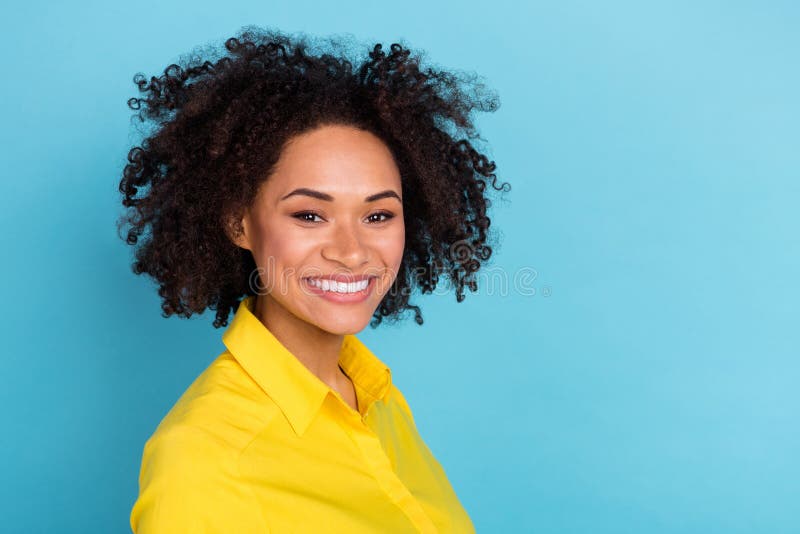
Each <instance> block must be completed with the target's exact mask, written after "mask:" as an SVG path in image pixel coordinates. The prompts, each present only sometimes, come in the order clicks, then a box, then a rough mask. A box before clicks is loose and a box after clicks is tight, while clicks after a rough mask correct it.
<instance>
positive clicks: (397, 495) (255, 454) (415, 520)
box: [130, 296, 475, 534]
mask: <svg viewBox="0 0 800 534" xmlns="http://www.w3.org/2000/svg"><path fill="white" fill-rule="evenodd" d="M254 304H255V296H249V297H247V298H245V299H244V300H243V301H242V302H241V304H240V305H239V307H238V309H237V311H236V314H235V315H234V318H233V320H232V321H231V323H230V325H229V326H228V328H227V329H226V331H225V333H224V334H223V336H222V341H223V343H224V344H225V347H226V348H227V350H225V351H224V352H223V353H222V354H220V355H219V356H218V357H217V358H216V359H215V360H214V361H213V362H212V363H211V364H210V365H209V366H208V367H207V368H206V369H205V370H204V371H203V372H202V373H201V374H200V376H198V377H197V379H196V380H195V381H194V382H193V383H192V384H191V385H190V386H189V388H188V389H187V390H186V391H185V392H184V393H183V395H182V396H181V397H180V398H179V399H178V401H177V402H176V403H175V405H174V406H173V407H172V409H171V410H170V411H169V413H167V415H166V416H165V417H164V418H163V419H162V420H161V422H160V424H159V425H158V427H157V428H156V430H155V432H154V433H153V434H152V435H151V436H150V438H149V439H148V440H147V441H146V443H145V445H144V451H143V455H142V463H141V470H140V474H139V495H138V498H137V499H136V501H135V503H134V505H133V508H132V510H131V515H130V525H131V528H132V530H133V532H134V533H135V534H180V533H190V532H191V533H193V534H199V533H228V532H230V533H237V534H246V533H251V532H252V533H256V532H259V533H263V532H275V533H283V532H287V533H290V532H309V533H312V532H313V533H321V532H343V533H348V534H358V533H367V532H371V533H375V532H385V533H389V532H391V533H404V532H423V533H436V532H438V533H451V532H452V533H473V532H475V529H474V526H473V524H472V522H471V520H470V518H469V516H468V514H467V513H466V511H465V510H464V508H463V507H462V505H461V503H460V501H459V499H458V497H457V496H456V493H455V492H454V490H453V488H452V486H451V484H450V482H449V480H448V478H447V476H446V475H445V472H444V470H443V468H442V466H441V465H440V464H439V462H438V461H437V460H436V459H435V458H434V456H433V454H432V453H431V451H430V450H429V448H428V447H427V446H426V444H425V442H424V441H423V440H422V438H421V437H420V434H419V433H418V431H417V428H416V425H415V423H414V417H413V415H412V412H411V409H410V408H409V406H408V404H407V403H406V400H405V398H404V397H403V394H402V393H401V392H400V390H399V389H398V388H397V386H396V385H394V384H393V383H392V375H391V371H390V369H389V367H387V366H386V365H385V364H384V363H383V362H382V361H381V360H379V359H378V358H377V357H376V356H375V355H374V354H373V353H372V352H371V351H370V350H369V349H368V348H367V347H366V346H365V345H364V344H363V343H362V342H361V341H360V340H359V339H358V338H356V337H355V336H354V335H346V336H345V337H344V342H343V344H342V350H341V355H340V359H339V365H340V366H341V368H342V370H343V371H344V372H345V374H346V375H347V376H348V377H349V378H350V379H351V381H352V382H353V384H354V386H355V392H356V396H357V403H358V411H356V410H354V409H353V408H352V407H351V406H350V405H348V404H347V402H345V400H344V399H343V398H342V396H341V395H340V394H339V393H338V392H337V391H336V390H334V389H332V388H331V387H330V386H328V385H327V384H325V383H324V382H323V381H322V380H320V379H319V378H318V377H317V376H316V375H314V374H313V373H312V372H311V371H310V370H309V369H308V368H307V367H305V366H304V365H303V364H302V363H301V362H300V360H298V359H297V358H296V357H295V356H294V355H293V354H292V353H291V352H289V350H288V349H287V348H286V347H285V346H284V345H282V344H281V343H280V342H279V341H278V339H277V338H276V337H275V336H274V335H273V334H272V333H271V332H270V331H269V330H268V329H267V328H266V326H265V325H264V324H263V323H262V322H261V321H260V320H259V319H258V318H257V317H256V316H255V315H254V308H253V307H254Z"/></svg>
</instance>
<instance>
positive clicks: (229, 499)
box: [130, 352, 272, 533]
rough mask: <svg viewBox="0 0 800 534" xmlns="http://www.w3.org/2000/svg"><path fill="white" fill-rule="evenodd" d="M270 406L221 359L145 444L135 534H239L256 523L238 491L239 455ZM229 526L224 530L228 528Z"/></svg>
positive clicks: (240, 371) (262, 423)
mask: <svg viewBox="0 0 800 534" xmlns="http://www.w3.org/2000/svg"><path fill="white" fill-rule="evenodd" d="M270 404H272V402H271V400H270V399H269V398H268V397H267V396H266V394H264V393H263V391H261V390H260V388H259V387H258V385H257V384H255V383H254V382H253V381H252V380H251V379H250V377H249V376H248V375H247V373H246V372H245V371H244V369H242V368H241V366H239V364H238V363H237V362H236V360H235V359H234V358H233V357H232V355H230V353H227V352H224V353H222V354H221V355H219V356H218V357H217V358H216V359H215V360H214V362H212V363H211V365H209V367H208V368H206V370H205V371H203V373H201V374H200V375H199V376H198V377H197V378H196V379H195V381H194V382H193V383H192V384H191V385H190V386H189V388H188V389H187V390H186V391H185V392H184V393H183V394H182V395H181V397H180V398H179V399H178V401H177V402H176V403H175V405H174V406H173V407H172V409H170V411H169V412H168V413H167V415H166V416H165V417H164V418H163V419H162V420H161V422H160V423H159V425H158V427H157V428H156V430H155V432H153V434H152V435H151V436H150V437H149V438H148V439H147V441H146V442H145V445H144V449H143V453H142V461H141V468H140V471H139V496H138V498H137V500H136V502H135V503H134V506H133V509H132V510H131V516H130V523H131V528H132V529H133V532H136V533H142V532H148V533H160V532H165V533H166V532H176V533H178V532H206V530H204V529H206V528H208V527H209V525H218V526H220V528H221V529H222V530H221V531H224V530H225V529H226V528H229V527H230V526H231V525H237V524H238V523H237V521H239V519H237V517H238V518H241V521H245V523H242V526H243V528H244V530H240V531H246V530H247V529H248V528H252V527H253V526H254V525H258V528H261V525H260V524H259V522H260V521H262V518H260V517H259V516H257V515H254V513H255V512H254V510H258V507H257V506H253V503H252V502H251V499H252V498H254V497H253V496H252V495H251V494H249V493H247V492H246V491H243V489H242V488H243V486H242V479H241V476H240V474H239V467H238V460H239V453H240V452H241V450H243V449H244V448H245V447H246V445H247V444H248V443H249V442H250V441H251V440H252V439H253V437H254V436H255V435H257V434H258V433H259V432H260V431H261V430H262V429H263V428H264V426H265V425H266V424H267V423H268V422H269V418H270V414H271V413H272V411H271V410H270V409H269V406H270ZM226 525H227V526H226Z"/></svg>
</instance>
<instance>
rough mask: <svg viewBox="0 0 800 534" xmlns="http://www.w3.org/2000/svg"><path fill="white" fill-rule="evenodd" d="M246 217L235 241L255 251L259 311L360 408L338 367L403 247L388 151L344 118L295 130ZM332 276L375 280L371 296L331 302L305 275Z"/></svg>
mask: <svg viewBox="0 0 800 534" xmlns="http://www.w3.org/2000/svg"><path fill="white" fill-rule="evenodd" d="M298 189H304V190H310V191H312V192H313V191H316V192H319V193H324V194H325V195H328V197H329V199H327V200H325V199H321V198H316V197H315V196H313V193H311V194H309V193H308V192H307V191H306V192H302V191H301V192H297V191H296V190H298ZM293 192H294V194H292V193H293ZM378 194H380V195H378ZM371 196H379V197H380V198H377V199H372V200H369V199H368V197H371ZM241 223H242V228H243V233H242V234H240V235H239V236H238V237H237V238H236V239H234V242H235V243H236V244H237V245H238V246H240V247H242V248H244V249H247V250H250V251H251V252H252V254H253V258H254V260H255V263H256V266H257V267H258V271H259V275H260V278H259V283H260V284H261V285H260V287H258V288H255V289H256V291H257V293H258V295H257V297H256V305H255V312H256V316H257V317H258V318H259V320H260V321H261V322H262V323H263V324H264V325H265V326H266V327H267V328H268V329H269V330H270V331H271V332H272V333H273V334H274V335H275V337H276V338H277V339H278V341H280V342H281V343H282V344H283V345H284V346H285V347H286V348H287V349H288V350H289V351H290V352H291V353H292V354H294V355H295V356H296V357H297V358H298V359H299V360H300V361H301V362H302V363H303V365H305V366H306V367H307V368H308V369H309V370H310V371H311V372H312V373H314V374H315V375H316V376H317V377H319V379H320V380H322V381H323V382H324V383H326V384H327V385H329V386H330V387H331V388H333V389H334V390H335V391H337V392H338V393H339V394H340V395H341V396H342V398H343V399H344V400H345V402H347V404H349V405H350V407H351V408H353V409H354V410H357V409H358V406H357V402H356V395H355V390H354V388H353V384H352V381H351V380H350V379H349V378H348V377H347V375H345V373H344V372H342V370H341V368H340V367H339V365H338V361H339V353H340V350H341V347H342V342H343V340H344V335H345V334H355V333H357V332H360V331H361V330H363V329H364V328H365V327H366V326H367V325H368V324H369V321H370V320H371V318H372V315H373V313H374V312H375V310H376V309H377V307H378V305H379V304H380V302H381V300H382V298H383V296H384V295H385V293H386V291H388V290H389V288H390V287H391V285H392V283H393V282H394V280H395V278H396V276H397V272H398V270H399V268H400V264H401V262H402V258H403V250H404V246H405V224H404V221H403V203H402V189H401V182H400V171H399V169H398V168H397V165H396V163H395V161H394V158H393V156H392V153H391V152H390V150H389V148H388V147H387V146H386V145H385V144H384V143H383V141H382V140H381V139H379V138H378V137H376V136H375V135H373V134H372V133H370V132H366V131H364V130H360V129H357V128H354V127H352V126H344V125H324V126H321V127H319V128H317V129H315V130H312V131H310V132H306V133H303V134H301V135H298V136H296V137H294V138H293V139H292V140H291V141H290V142H289V143H288V144H287V146H286V147H285V148H284V150H283V152H282V153H281V155H280V158H279V160H278V162H277V164H276V166H275V169H274V171H273V174H271V175H270V176H269V177H268V178H267V180H266V181H265V182H264V183H263V184H262V186H261V188H260V189H259V191H258V193H257V195H256V198H255V199H254V202H253V205H252V207H251V208H250V209H249V210H247V212H246V213H245V214H244V216H243V217H242V220H241ZM329 274H346V275H361V274H372V275H377V278H376V279H375V280H374V283H375V285H374V287H373V289H372V292H371V293H370V295H369V297H368V298H367V299H366V300H364V301H362V302H358V303H335V302H330V301H328V300H326V299H324V298H322V297H321V296H319V295H316V294H314V293H313V292H311V291H309V289H308V288H307V286H306V285H305V282H304V281H303V280H302V279H303V278H304V277H309V276H310V277H314V276H324V275H329Z"/></svg>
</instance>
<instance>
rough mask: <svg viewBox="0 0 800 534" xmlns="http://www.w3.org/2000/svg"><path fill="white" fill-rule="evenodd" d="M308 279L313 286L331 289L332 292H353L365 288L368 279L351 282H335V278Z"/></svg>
mask: <svg viewBox="0 0 800 534" xmlns="http://www.w3.org/2000/svg"><path fill="white" fill-rule="evenodd" d="M308 281H309V283H310V284H311V285H313V286H314V287H318V288H320V289H322V290H323V291H333V292H334V293H355V292H357V291H363V290H365V289H366V288H367V286H368V285H369V280H361V281H360V282H353V283H351V284H348V283H345V282H336V281H335V280H317V279H315V278H310V279H309V280H308Z"/></svg>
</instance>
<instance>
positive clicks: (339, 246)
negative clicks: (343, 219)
mask: <svg viewBox="0 0 800 534" xmlns="http://www.w3.org/2000/svg"><path fill="white" fill-rule="evenodd" d="M322 257H323V258H325V259H326V260H330V261H335V262H337V263H340V264H341V265H343V266H345V267H347V268H348V269H350V270H355V269H357V268H359V267H361V266H362V265H363V264H365V263H367V262H368V261H369V250H368V247H367V246H366V243H365V242H364V239H363V236H361V235H359V229H357V228H353V225H352V224H339V225H337V226H336V227H335V228H334V230H333V235H332V236H331V238H330V240H329V241H328V242H327V243H326V245H325V246H324V247H322Z"/></svg>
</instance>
